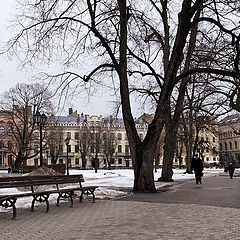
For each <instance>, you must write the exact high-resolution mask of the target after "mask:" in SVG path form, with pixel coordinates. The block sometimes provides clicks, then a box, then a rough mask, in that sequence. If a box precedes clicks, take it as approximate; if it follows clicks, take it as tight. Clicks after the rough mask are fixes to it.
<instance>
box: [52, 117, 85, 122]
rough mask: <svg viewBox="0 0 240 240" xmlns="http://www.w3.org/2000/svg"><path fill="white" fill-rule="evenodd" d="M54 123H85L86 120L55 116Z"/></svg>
mask: <svg viewBox="0 0 240 240" xmlns="http://www.w3.org/2000/svg"><path fill="white" fill-rule="evenodd" d="M54 121H57V122H59V123H79V122H84V118H83V117H72V116H55V119H54Z"/></svg>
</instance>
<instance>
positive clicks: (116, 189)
mask: <svg viewBox="0 0 240 240" xmlns="http://www.w3.org/2000/svg"><path fill="white" fill-rule="evenodd" d="M41 171H42V174H45V173H46V171H48V168H46V169H44V170H41ZM69 172H70V174H83V177H84V179H85V182H84V183H83V186H98V188H97V189H96V190H95V196H96V198H98V199H111V198H115V197H121V196H124V195H126V194H129V192H131V190H132V188H133V182H134V172H133V170H131V169H121V170H98V172H97V173H95V171H94V170H72V169H70V171H69ZM173 172H174V175H173V179H174V180H175V181H181V180H188V179H194V174H185V169H173ZM220 173H223V169H214V168H212V169H204V177H207V176H211V175H216V174H220ZM50 174H53V173H52V172H51V173H50ZM5 176H11V174H9V173H8V172H7V171H3V170H2V171H1V172H0V177H5ZM160 176H161V169H158V170H157V172H154V180H155V186H156V189H161V188H163V187H166V186H170V185H171V184H172V183H169V182H158V181H157V179H158V178H159V177H160ZM6 193H7V194H10V193H21V191H19V190H18V189H16V188H7V189H0V195H4V194H6ZM76 195H77V196H79V192H76ZM56 199H57V194H51V195H50V198H49V202H50V203H56ZM31 202H32V197H24V198H19V199H18V200H17V203H16V207H17V208H30V207H31ZM37 204H39V203H36V205H37ZM0 211H12V209H11V208H10V209H4V208H0Z"/></svg>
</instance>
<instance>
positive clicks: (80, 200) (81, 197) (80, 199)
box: [79, 191, 83, 202]
mask: <svg viewBox="0 0 240 240" xmlns="http://www.w3.org/2000/svg"><path fill="white" fill-rule="evenodd" d="M82 199H83V191H82V192H81V195H80V198H79V202H82Z"/></svg>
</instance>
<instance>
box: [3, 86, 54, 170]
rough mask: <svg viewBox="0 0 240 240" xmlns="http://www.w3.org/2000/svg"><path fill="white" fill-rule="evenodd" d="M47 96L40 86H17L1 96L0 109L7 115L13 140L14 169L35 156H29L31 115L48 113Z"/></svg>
mask: <svg viewBox="0 0 240 240" xmlns="http://www.w3.org/2000/svg"><path fill="white" fill-rule="evenodd" d="M49 96H50V94H49V92H48V91H46V89H45V87H44V86H43V85H40V84H17V85H16V86H15V87H14V88H11V89H10V90H9V91H7V92H5V93H4V94H3V96H2V104H1V108H2V110H4V111H5V112H6V113H7V114H8V119H9V121H8V127H9V130H10V131H11V134H12V136H13V139H14V145H15V149H14V150H15V153H14V154H15V156H16V161H15V167H16V168H19V166H20V165H21V164H23V163H25V162H26V160H27V159H29V158H32V157H33V156H35V155H36V154H35V155H31V153H32V150H33V149H32V148H31V144H30V143H31V141H33V140H34V135H33V132H34V130H35V127H36V125H35V122H34V119H33V115H34V114H35V113H36V112H37V111H39V110H45V111H46V112H47V113H49V111H50V109H51V102H50V99H49ZM12 151H13V150H12Z"/></svg>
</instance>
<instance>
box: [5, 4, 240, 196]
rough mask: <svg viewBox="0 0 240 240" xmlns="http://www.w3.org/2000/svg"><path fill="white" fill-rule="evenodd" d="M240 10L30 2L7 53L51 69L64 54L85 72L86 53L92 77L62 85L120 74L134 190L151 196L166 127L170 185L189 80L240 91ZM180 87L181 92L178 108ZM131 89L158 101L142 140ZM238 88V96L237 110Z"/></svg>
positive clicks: (165, 176) (66, 76) (70, 76)
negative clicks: (223, 82)
mask: <svg viewBox="0 0 240 240" xmlns="http://www.w3.org/2000/svg"><path fill="white" fill-rule="evenodd" d="M223 5H224V6H226V7H225V8H222V6H223ZM238 7H239V6H238V1H229V0H220V1H218V2H216V1H214V0H196V1H192V0H182V1H180V2H179V1H165V0H161V1H155V0H141V1H137V2H136V1H128V5H127V1H126V0H116V1H109V0H104V1H95V0H94V1H91V0H74V1H70V0H69V1H63V0H55V1H51V0H44V1H43V0H38V1H37V2H36V1H29V0H28V1H24V2H23V9H24V10H25V11H24V14H23V15H20V16H19V17H18V22H19V23H20V26H21V29H22V31H21V32H20V33H19V34H18V35H17V36H16V37H15V38H14V39H12V41H11V42H10V43H9V49H10V50H13V52H14V53H16V52H18V48H19V47H21V51H22V49H25V50H26V54H24V62H25V64H26V63H28V62H31V63H32V60H33V59H37V60H38V61H43V62H46V56H47V59H48V60H51V59H53V60H54V58H53V57H54V54H53V53H56V52H57V53H58V52H59V49H61V56H62V57H63V58H62V60H63V63H64V64H65V66H66V67H68V66H71V65H72V64H77V65H79V63H80V59H81V58H80V57H81V53H83V55H84V53H85V55H84V57H86V58H87V57H88V56H93V57H94V61H92V69H93V70H92V71H91V72H90V73H86V76H83V77H82V76H81V74H79V73H78V72H70V71H66V72H64V73H62V74H57V75H56V76H55V77H58V78H59V79H60V80H61V84H62V82H63V80H65V83H67V84H68V83H69V82H72V81H73V80H74V79H81V80H83V82H85V83H86V84H87V83H90V82H91V83H92V82H93V81H95V82H99V81H98V80H97V79H98V78H96V76H97V74H98V76H99V73H100V74H102V75H103V72H104V73H105V74H106V75H107V73H110V74H109V75H110V76H111V77H112V79H116V75H117V77H118V79H119V83H117V84H115V86H117V87H119V91H120V96H121V104H122V114H123V119H124V124H125V128H126V132H127V136H128V140H129V145H130V150H131V155H132V159H133V163H134V177H135V179H134V187H133V188H134V190H135V191H150V192H153V191H155V185H154V177H153V161H154V155H155V154H154V152H155V149H156V147H157V144H158V140H159V138H160V135H161V133H162V130H163V128H164V127H165V132H166V136H165V148H164V162H163V171H162V176H161V179H162V180H163V181H171V180H172V161H173V156H174V151H172V150H173V149H175V146H176V138H175V137H176V134H177V130H178V127H179V121H180V115H181V112H182V110H183V104H184V95H185V91H186V87H187V85H188V83H189V81H190V76H191V75H192V74H195V73H205V74H208V75H211V77H212V76H226V79H227V80H228V82H229V83H230V84H235V86H236V87H238V82H239V81H238V80H239V38H240V37H239V24H238V23H236V22H235V21H232V20H231V19H233V18H232V16H234V14H235V16H237V14H238V10H239V9H238ZM153 16H154V17H153ZM198 41H199V42H198ZM24 44H25V45H24ZM200 44H205V45H206V46H207V45H211V54H209V52H208V51H203V50H202V49H203V48H202V47H201V48H199V49H198V46H199V45H200ZM56 50H57V51H56ZM198 50H199V51H198ZM21 54H22V53H21ZM25 56H26V57H25ZM195 59H197V60H195ZM202 59H204V61H203V60H202ZM220 60H221V61H220ZM194 61H198V62H199V63H201V64H193V63H194ZM115 73H116V75H115ZM109 75H108V76H109ZM106 79H107V78H105V80H106ZM176 86H177V87H179V86H180V87H179V92H178V96H177V97H176V99H177V104H176V105H175V108H174V109H172V104H171V101H172V96H173V95H174V94H175V93H176V92H174V90H175V89H176ZM132 88H133V89H136V90H137V92H138V93H140V94H142V93H144V94H145V96H146V95H148V96H149V97H151V98H154V100H155V101H156V104H155V109H154V111H155V115H154V119H153V121H152V123H151V124H150V125H149V128H148V132H147V134H146V137H145V139H144V140H143V141H142V140H141V139H140V137H139V136H138V134H137V129H136V127H135V123H134V117H133V114H132V108H131V98H130V93H131V91H132ZM238 89H239V88H237V90H236V91H235V92H233V95H232V100H233V103H234V101H235V102H236V100H237V99H236V97H235V95H234V94H238V93H239V91H238ZM239 99H240V98H239Z"/></svg>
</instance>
